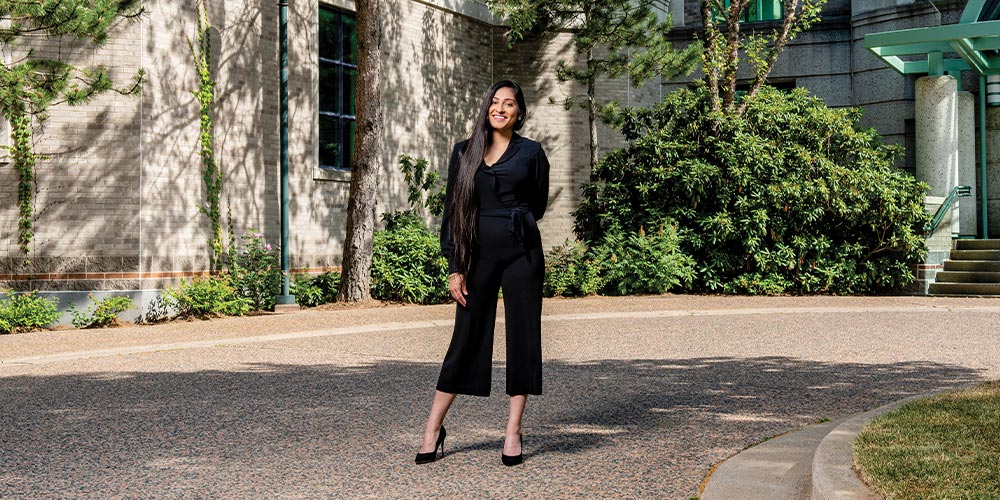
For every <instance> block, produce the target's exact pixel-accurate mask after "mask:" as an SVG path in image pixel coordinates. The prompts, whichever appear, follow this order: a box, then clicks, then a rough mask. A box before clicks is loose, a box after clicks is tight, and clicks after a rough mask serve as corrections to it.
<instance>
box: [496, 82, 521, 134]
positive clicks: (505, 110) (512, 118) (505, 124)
mask: <svg viewBox="0 0 1000 500" xmlns="http://www.w3.org/2000/svg"><path fill="white" fill-rule="evenodd" d="M520 112H521V110H520V109H518V107H517V100H516V99H515V98H514V89H512V88H510V87H501V88H499V89H497V91H496V93H495V94H493V102H492V103H490V126H491V127H493V129H494V130H496V131H498V132H504V131H507V130H513V129H514V124H515V123H517V116H518V114H519V113H520Z"/></svg>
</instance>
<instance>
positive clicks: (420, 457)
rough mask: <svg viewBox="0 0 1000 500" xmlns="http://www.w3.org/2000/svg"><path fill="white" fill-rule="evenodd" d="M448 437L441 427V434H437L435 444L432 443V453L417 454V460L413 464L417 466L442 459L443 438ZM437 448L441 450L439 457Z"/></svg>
mask: <svg viewBox="0 0 1000 500" xmlns="http://www.w3.org/2000/svg"><path fill="white" fill-rule="evenodd" d="M447 435H448V432H447V431H445V430H444V426H443V425H442V426H441V432H440V433H438V439H437V443H434V451H428V452H427V453H417V459H416V460H415V462H416V463H417V465H423V464H429V463H431V462H433V461H435V460H437V459H439V458H444V437H445V436H447ZM438 448H441V456H438Z"/></svg>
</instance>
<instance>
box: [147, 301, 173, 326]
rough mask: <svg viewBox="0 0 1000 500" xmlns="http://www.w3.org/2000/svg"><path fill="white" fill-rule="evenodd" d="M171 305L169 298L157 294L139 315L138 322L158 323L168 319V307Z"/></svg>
mask: <svg viewBox="0 0 1000 500" xmlns="http://www.w3.org/2000/svg"><path fill="white" fill-rule="evenodd" d="M171 307H172V305H171V302H170V299H168V298H167V297H166V296H165V295H158V296H157V297H156V298H155V299H153V300H151V301H150V302H149V304H148V305H147V306H146V311H145V312H144V313H142V315H141V316H140V317H139V322H140V323H147V324H152V323H159V322H161V321H166V320H168V319H170V316H171V314H170V309H171Z"/></svg>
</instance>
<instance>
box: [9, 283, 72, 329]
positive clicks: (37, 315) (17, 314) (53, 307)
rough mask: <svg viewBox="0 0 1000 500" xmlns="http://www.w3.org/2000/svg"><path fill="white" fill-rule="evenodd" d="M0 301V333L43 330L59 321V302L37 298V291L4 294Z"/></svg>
mask: <svg viewBox="0 0 1000 500" xmlns="http://www.w3.org/2000/svg"><path fill="white" fill-rule="evenodd" d="M6 296H7V297H6V298H3V299H0V333H17V332H27V331H32V330H38V329H40V328H45V327H47V326H49V325H51V324H52V322H53V321H55V320H57V319H59V316H60V314H59V310H58V308H59V301H58V300H56V299H46V298H44V297H39V296H38V291H37V290H36V291H33V292H26V293H17V292H6Z"/></svg>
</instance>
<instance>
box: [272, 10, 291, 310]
mask: <svg viewBox="0 0 1000 500" xmlns="http://www.w3.org/2000/svg"><path fill="white" fill-rule="evenodd" d="M278 44H279V54H280V55H279V56H278V57H279V58H280V59H281V295H279V296H277V297H276V298H275V302H276V303H277V304H281V305H288V304H294V303H295V297H293V296H292V295H290V294H289V293H288V0H278Z"/></svg>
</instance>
